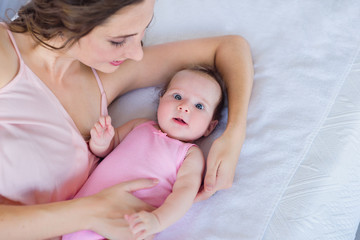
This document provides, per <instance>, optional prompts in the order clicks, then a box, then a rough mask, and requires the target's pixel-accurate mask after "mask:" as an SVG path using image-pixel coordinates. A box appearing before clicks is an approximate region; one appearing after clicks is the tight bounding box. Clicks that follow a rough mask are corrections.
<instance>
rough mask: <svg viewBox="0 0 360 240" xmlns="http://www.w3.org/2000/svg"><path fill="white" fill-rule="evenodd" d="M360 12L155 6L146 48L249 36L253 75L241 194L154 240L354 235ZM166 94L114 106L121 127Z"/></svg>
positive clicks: (332, 2)
mask: <svg viewBox="0 0 360 240" xmlns="http://www.w3.org/2000/svg"><path fill="white" fill-rule="evenodd" d="M6 2H8V3H10V2H11V4H13V1H6V0H5V1H4V0H3V1H2V3H1V5H0V7H1V14H2V13H3V9H4V6H6ZM14 8H15V7H14ZM359 13H360V1H358V0H343V1H338V0H327V1H310V0H303V1H298V0H288V1H281V0H273V1H267V0H243V1H239V0H227V1H217V0H197V1H194V0H181V1H174V0H173V1H171V0H158V1H157V2H156V8H155V17H154V20H153V22H152V24H151V25H150V27H149V29H148V31H147V34H146V36H145V39H144V43H145V45H152V44H156V43H163V42H168V41H174V40H181V39H189V38H195V37H206V36H216V35H223V34H240V35H242V36H244V37H245V38H246V39H247V40H248V42H249V43H250V45H251V49H252V54H253V61H254V70H255V76H254V87H253V91H252V96H251V101H250V106H249V113H248V118H247V132H246V134H247V135H246V140H245V143H244V146H243V149H242V152H241V155H240V158H239V163H238V165H237V168H236V176H235V179H234V184H233V187H232V188H231V189H228V190H223V191H220V192H218V193H216V194H215V195H214V196H213V197H212V198H210V199H209V200H207V201H203V202H200V203H196V204H194V205H193V207H192V208H191V209H190V211H189V212H188V213H187V214H186V215H185V216H184V217H183V218H182V219H181V220H179V221H178V222H177V223H176V224H174V225H173V226H171V227H170V228H168V229H166V230H165V231H164V232H162V233H160V234H159V235H158V236H157V237H156V240H165V239H172V240H184V239H186V240H192V239H194V240H199V239H206V240H207V239H209V240H220V239H221V240H225V239H228V240H233V239H241V240H258V239H263V240H277V239H279V240H288V239H291V240H331V239H334V240H335V239H336V240H349V239H351V240H352V239H355V238H356V230H357V228H358V225H359V222H360V175H359V174H358V173H359V171H360V161H359V159H360V147H359V146H360V82H359V78H360V55H359V48H360V14H359ZM157 91H158V89H157V88H146V89H139V90H136V91H133V92H131V93H128V94H126V95H124V96H122V97H121V98H118V99H117V100H116V101H114V102H113V103H112V105H111V106H110V107H109V111H110V114H111V115H112V117H113V119H114V124H115V125H120V124H122V123H124V122H126V121H127V120H129V119H132V118H134V117H149V118H152V119H155V109H156V101H155V100H156V98H157ZM149 99H151V100H150V101H149ZM129 103H131V104H129ZM226 111H227V110H226V109H225V110H224V114H225V115H226ZM124 112H126V113H127V114H126V115H125V114H123V113H124ZM225 124H226V118H225V119H224V120H223V121H222V122H221V123H220V126H219V128H218V129H217V130H216V132H214V133H213V134H212V135H211V136H210V137H209V138H207V139H206V140H204V141H202V142H200V143H199V144H200V146H201V148H202V149H203V150H204V152H205V154H207V152H208V150H209V146H210V144H211V142H212V140H213V139H214V138H216V137H217V136H219V135H220V134H221V132H222V131H223V129H224V127H225ZM357 239H360V236H358V238H357Z"/></svg>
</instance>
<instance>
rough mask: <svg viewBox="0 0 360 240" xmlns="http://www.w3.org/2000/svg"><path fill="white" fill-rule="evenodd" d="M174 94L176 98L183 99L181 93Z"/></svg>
mask: <svg viewBox="0 0 360 240" xmlns="http://www.w3.org/2000/svg"><path fill="white" fill-rule="evenodd" d="M173 96H174V98H175V99H176V100H181V99H182V97H181V95H180V94H177V93H175V94H174V95H173Z"/></svg>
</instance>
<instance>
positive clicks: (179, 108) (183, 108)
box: [177, 105, 189, 113]
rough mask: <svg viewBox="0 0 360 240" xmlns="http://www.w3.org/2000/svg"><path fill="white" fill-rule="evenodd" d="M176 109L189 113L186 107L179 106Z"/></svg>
mask: <svg viewBox="0 0 360 240" xmlns="http://www.w3.org/2000/svg"><path fill="white" fill-rule="evenodd" d="M177 109H178V110H179V111H183V112H186V113H188V112H189V108H188V107H187V106H186V105H179V106H178V108H177Z"/></svg>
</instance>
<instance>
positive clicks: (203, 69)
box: [159, 65, 226, 121]
mask: <svg viewBox="0 0 360 240" xmlns="http://www.w3.org/2000/svg"><path fill="white" fill-rule="evenodd" d="M183 70H189V71H194V72H200V73H203V74H206V75H208V76H210V77H211V78H213V79H214V80H215V81H216V82H217V83H218V84H219V86H220V89H221V96H220V101H219V103H218V105H217V106H216V108H215V111H214V115H213V120H219V121H220V119H221V111H222V109H223V108H224V104H225V97H226V87H225V83H224V80H223V79H222V77H221V75H220V73H219V72H218V71H217V70H216V68H214V67H212V66H210V65H194V66H191V67H187V68H184V69H181V70H180V71H183ZM172 77H173V76H172ZM170 82H171V79H170V80H169V81H168V83H167V84H166V85H165V86H164V87H163V88H162V89H161V90H160V92H159V96H160V97H162V96H164V94H165V92H166V91H167V89H168V87H169V84H170Z"/></svg>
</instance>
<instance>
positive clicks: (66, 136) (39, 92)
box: [0, 31, 106, 204]
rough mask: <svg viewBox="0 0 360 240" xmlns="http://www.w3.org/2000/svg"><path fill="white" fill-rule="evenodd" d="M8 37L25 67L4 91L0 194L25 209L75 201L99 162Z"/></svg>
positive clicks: (0, 115) (0, 123)
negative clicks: (61, 201) (38, 205)
mask: <svg viewBox="0 0 360 240" xmlns="http://www.w3.org/2000/svg"><path fill="white" fill-rule="evenodd" d="M8 33H9V36H10V39H11V41H12V43H13V45H14V48H15V50H16V52H17V54H18V57H19V63H20V68H19V72H18V74H17V75H16V76H15V78H14V79H13V80H12V81H11V82H10V83H9V84H8V85H6V86H5V87H3V88H1V89H0V195H2V196H4V197H6V198H9V199H11V200H14V201H19V202H22V203H24V204H37V203H47V202H53V201H59V200H65V199H70V198H72V197H73V196H74V195H75V194H76V192H77V191H78V190H79V188H80V187H81V186H82V185H83V183H84V182H85V181H86V179H87V177H88V175H89V173H90V171H91V169H92V168H93V166H94V165H95V163H96V162H97V160H98V159H97V158H96V157H95V156H94V155H93V154H91V152H90V151H89V150H88V146H87V144H86V142H85V141H84V139H83V137H82V136H81V134H80V132H79V131H78V129H77V127H76V126H75V124H74V122H73V120H72V119H71V118H70V116H69V115H68V113H67V112H66V111H65V109H64V108H63V106H62V105H61V103H60V102H59V100H58V99H57V98H56V97H55V95H54V94H53V93H52V92H51V91H50V89H49V88H47V86H46V85H45V84H44V83H43V82H42V81H41V80H40V79H39V78H38V77H37V76H36V75H35V74H34V73H33V72H32V71H31V69H29V68H28V67H27V66H26V65H25V63H24V62H23V59H22V58H21V55H20V52H19V50H18V48H17V46H16V42H15V40H14V38H13V36H12V33H11V32H10V31H8ZM100 85H101V83H100ZM101 88H102V87H101ZM105 100H106V98H105ZM102 106H103V107H102V108H103V109H104V108H106V102H105V103H104V102H103V103H102ZM103 112H105V113H106V109H105V110H103Z"/></svg>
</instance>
